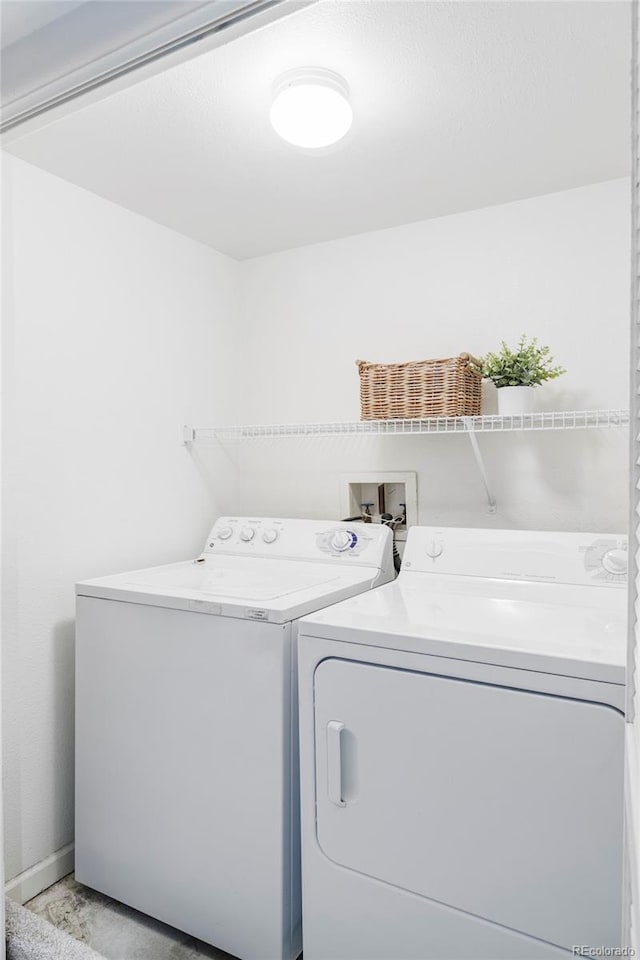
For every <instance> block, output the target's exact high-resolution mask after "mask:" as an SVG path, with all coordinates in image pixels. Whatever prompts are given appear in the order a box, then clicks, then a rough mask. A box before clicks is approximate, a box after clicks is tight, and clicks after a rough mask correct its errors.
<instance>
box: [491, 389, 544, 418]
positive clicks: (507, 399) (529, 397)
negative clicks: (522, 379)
mask: <svg viewBox="0 0 640 960" xmlns="http://www.w3.org/2000/svg"><path fill="white" fill-rule="evenodd" d="M536 389H537V388H536V387H498V413H499V414H500V416H501V417H520V416H522V415H523V414H525V413H532V412H533V409H534V405H535V396H536Z"/></svg>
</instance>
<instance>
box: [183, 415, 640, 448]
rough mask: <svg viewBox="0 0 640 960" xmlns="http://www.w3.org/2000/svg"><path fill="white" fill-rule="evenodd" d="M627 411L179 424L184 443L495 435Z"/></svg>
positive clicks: (595, 424)
mask: <svg viewBox="0 0 640 960" xmlns="http://www.w3.org/2000/svg"><path fill="white" fill-rule="evenodd" d="M628 423H629V411H628V410H561V411H555V412H550V413H527V414H522V415H520V416H506V417H501V416H498V415H493V414H486V415H484V416H479V417H433V418H430V419H428V420H351V421H349V420H348V421H342V422H333V423H332V422H327V423H268V424H245V425H239V426H219V427H209V428H202V427H192V426H185V427H184V435H183V438H184V442H185V443H198V442H202V441H212V440H217V441H218V442H220V443H231V442H234V441H239V440H275V439H279V438H280V439H284V438H295V437H298V438H305V437H353V436H364V437H371V436H374V437H381V436H412V435H413V436H416V435H418V436H423V435H426V434H434V433H439V434H442V433H468V432H470V431H473V432H474V433H500V432H509V431H514V430H583V429H589V428H606V427H623V426H626V425H627V424H628Z"/></svg>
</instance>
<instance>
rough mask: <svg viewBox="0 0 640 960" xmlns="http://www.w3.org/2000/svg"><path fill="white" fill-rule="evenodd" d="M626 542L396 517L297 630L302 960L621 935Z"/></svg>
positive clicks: (535, 953) (516, 947)
mask: <svg viewBox="0 0 640 960" xmlns="http://www.w3.org/2000/svg"><path fill="white" fill-rule="evenodd" d="M626 560H627V554H626V540H625V538H624V537H618V536H607V535H601V534H582V533H581V534H565V533H562V534H554V533H541V532H518V531H488V530H456V529H427V528H416V527H414V528H412V530H411V531H410V533H409V539H408V542H407V547H406V552H405V557H404V561H403V566H402V570H401V573H400V575H399V577H398V579H397V580H396V581H395V582H394V583H391V584H387V585H386V586H383V587H381V588H380V589H379V590H376V591H374V592H373V593H371V594H367V596H363V597H360V598H355V599H353V600H347V601H345V602H344V603H340V604H338V605H337V606H334V607H332V608H330V609H328V610H325V611H323V612H320V613H316V614H312V615H311V616H309V617H306V618H305V619H304V620H302V622H301V623H300V627H299V646H298V654H299V698H300V755H301V798H302V862H303V930H304V956H305V960H389V958H393V960H408V958H411V960H453V958H456V960H460V958H473V960H498V958H503V960H515V958H525V957H526V958H536V960H540V958H543V957H561V956H565V957H566V956H567V955H570V954H571V951H572V947H573V946H579V945H588V946H590V947H598V948H600V947H602V946H607V947H615V946H618V947H619V946H620V937H621V918H622V904H621V887H622V809H623V794H622V788H623V729H624V716H623V704H624V681H625V669H624V658H625V622H626V590H625V589H624V587H625V582H626Z"/></svg>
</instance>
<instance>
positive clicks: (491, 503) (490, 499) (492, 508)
mask: <svg viewBox="0 0 640 960" xmlns="http://www.w3.org/2000/svg"><path fill="white" fill-rule="evenodd" d="M462 419H463V420H464V425H465V427H466V430H467V436H468V437H469V441H470V443H471V449H472V451H473V455H474V457H475V460H476V464H477V467H478V470H479V471H480V478H481V480H482V485H483V486H484V492H485V494H486V496H487V513H489V514H490V515H491V516H494V515H495V514H496V513H497V511H498V504H497V503H496V498H495V497H494V496H493V494H492V493H491V488H490V486H489V478H488V477H487V471H486V468H485V465H484V460H483V459H482V453H481V452H480V447H479V446H478V438H477V437H476V432H475V430H474V429H473V420H472V418H471V417H463V418H462Z"/></svg>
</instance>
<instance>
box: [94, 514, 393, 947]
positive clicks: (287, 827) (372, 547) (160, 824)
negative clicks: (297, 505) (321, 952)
mask: <svg viewBox="0 0 640 960" xmlns="http://www.w3.org/2000/svg"><path fill="white" fill-rule="evenodd" d="M393 576H394V572H393V559H392V545H391V534H390V531H389V530H388V529H387V528H385V527H381V526H373V525H367V526H364V525H357V526H350V525H348V524H344V523H339V524H331V523H326V522H320V521H311V520H309V521H307V520H278V519H269V520H266V519H250V518H224V519H221V520H219V521H218V522H217V523H216V524H215V526H214V527H213V530H212V531H211V533H210V535H209V537H208V538H207V542H206V545H205V549H204V551H203V553H202V555H201V556H200V557H198V558H197V559H196V560H195V561H189V562H184V563H176V564H171V565H168V566H163V567H156V568H153V569H149V570H137V571H134V572H133V573H126V574H122V575H118V576H110V577H104V578H102V579H98V580H90V581H85V582H84V583H79V584H78V585H77V634H76V848H75V856H76V877H77V879H78V880H79V881H80V882H81V883H85V884H87V885H88V886H90V887H94V888H95V889H96V890H100V891H102V892H103V893H106V894H108V895H109V896H111V897H114V898H115V899H116V900H120V901H122V902H123V903H127V904H129V905H131V906H133V907H135V908H136V909H138V910H141V911H143V912H144V913H146V914H149V915H150V916H153V917H156V918H158V919H160V920H163V921H165V922H166V923H169V924H171V925H172V926H174V927H177V928H178V929H180V930H184V931H186V932H187V933H189V934H191V935H193V936H195V937H198V938H199V939H201V940H204V941H205V942H207V943H211V944H214V945H215V946H217V947H219V948H221V949H223V950H226V951H227V952H229V953H231V954H234V955H235V956H237V957H241V958H244V960H279V958H284V960H290V958H293V957H296V956H297V955H298V953H299V952H300V949H301V929H300V921H301V917H300V911H301V906H300V863H299V858H300V850H299V797H298V770H297V700H296V670H295V664H296V644H295V641H296V634H297V619H298V618H299V617H300V616H302V615H303V614H306V613H309V612H311V611H314V610H318V609H320V608H322V607H326V606H327V605H328V604H331V603H334V602H336V601H338V600H342V599H344V598H346V597H350V596H353V595H354V594H358V593H361V592H363V591H365V590H369V589H371V588H372V587H374V586H376V585H377V584H378V583H383V582H385V581H386V580H389V579H391V578H392V577H393Z"/></svg>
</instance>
